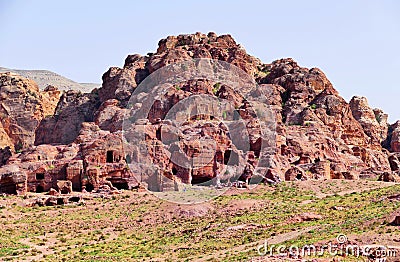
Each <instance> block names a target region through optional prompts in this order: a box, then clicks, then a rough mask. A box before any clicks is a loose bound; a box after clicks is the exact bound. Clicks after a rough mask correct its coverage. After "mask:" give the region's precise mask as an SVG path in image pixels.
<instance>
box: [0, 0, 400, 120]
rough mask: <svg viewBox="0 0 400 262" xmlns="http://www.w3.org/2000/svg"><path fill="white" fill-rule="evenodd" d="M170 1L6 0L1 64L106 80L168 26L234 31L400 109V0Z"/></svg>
mask: <svg viewBox="0 0 400 262" xmlns="http://www.w3.org/2000/svg"><path fill="white" fill-rule="evenodd" d="M168 2H169V3H167V1H117V0H116V1H100V0H98V1H76V0H69V1H58V0H48V1H42V0H35V1H33V0H31V1H29V0H26V1H20V0H13V1H10V0H0V66H4V67H10V68H19V69H49V70H52V71H54V72H57V73H59V74H62V75H64V76H67V77H69V78H71V79H73V80H75V81H79V82H101V76H102V74H103V73H104V72H105V71H106V70H107V69H108V68H109V67H110V66H122V65H123V61H124V59H125V57H126V56H127V55H128V54H132V53H140V54H146V53H148V52H153V51H155V50H156V48H157V43H158V40H159V39H161V38H164V37H166V36H168V35H176V34H181V33H194V32H196V31H200V32H204V33H206V32H209V31H214V32H216V33H217V34H225V33H230V34H231V35H232V36H233V37H234V38H235V39H236V41H237V42H238V43H240V44H242V45H243V46H244V47H245V48H246V50H247V52H248V53H250V54H252V55H254V56H256V57H259V58H261V60H262V61H264V62H271V61H273V60H275V59H278V58H282V57H293V58H294V59H295V60H297V61H298V62H299V64H300V65H302V66H307V67H314V66H316V67H319V68H321V69H322V70H323V71H324V72H325V73H326V74H327V76H328V78H329V79H330V80H331V81H332V82H333V84H334V85H335V87H336V89H338V90H339V92H340V93H341V95H342V96H344V97H345V98H346V99H347V100H348V99H350V98H351V97H352V96H353V95H364V96H367V97H368V99H369V102H370V105H372V106H375V107H380V108H382V109H384V110H385V111H386V112H387V113H389V114H390V115H391V117H390V119H391V121H394V120H396V119H400V110H399V109H398V105H399V104H400V99H399V98H400V84H399V82H398V81H397V78H398V77H399V76H400V74H399V71H400V15H399V14H400V1H396V0H392V1H369V0H359V1H344V0H342V1H337V0H336V1H307V0H303V1H295V0H293V1H252V0H246V1H217V0H212V1H209V0H202V1H168Z"/></svg>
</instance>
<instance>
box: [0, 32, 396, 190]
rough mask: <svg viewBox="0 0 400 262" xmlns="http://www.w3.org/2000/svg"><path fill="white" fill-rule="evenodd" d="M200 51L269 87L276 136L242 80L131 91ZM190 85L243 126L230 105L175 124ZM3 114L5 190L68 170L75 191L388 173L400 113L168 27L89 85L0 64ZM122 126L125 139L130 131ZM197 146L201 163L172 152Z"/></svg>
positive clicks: (223, 42)
mask: <svg viewBox="0 0 400 262" xmlns="http://www.w3.org/2000/svg"><path fill="white" fill-rule="evenodd" d="M201 58H208V59H213V60H220V61H224V62H226V63H229V64H231V65H234V66H235V67H238V68H240V69H241V70H243V72H245V73H246V74H247V75H249V76H250V77H251V78H252V79H253V80H254V81H255V82H256V83H257V84H258V87H257V88H258V89H257V91H256V94H263V95H265V96H266V100H263V101H262V102H260V101H258V103H264V104H267V105H268V108H269V110H271V112H273V114H274V116H275V117H274V118H273V121H274V123H273V124H274V131H275V133H274V139H273V140H269V141H267V139H265V138H264V137H263V136H262V132H261V131H260V127H261V126H262V125H263V124H264V123H262V122H260V120H259V119H257V117H256V113H255V111H256V110H255V109H254V108H252V107H251V106H250V105H249V103H248V101H247V100H246V99H245V98H244V97H243V96H241V92H240V91H241V90H240V88H233V87H232V86H228V85H225V84H220V83H218V82H217V83H215V82H213V81H210V80H208V79H197V80H188V81H183V82H181V83H175V84H173V85H169V86H166V88H165V92H164V93H163V94H162V95H160V96H155V97H154V98H153V100H152V103H151V104H150V105H149V104H146V101H148V100H146V99H143V97H145V96H147V95H148V94H144V93H139V92H135V90H136V88H138V85H140V84H141V83H142V82H143V81H145V79H146V77H148V76H150V77H151V74H152V73H153V72H156V71H157V70H158V69H160V68H164V67H165V66H168V65H171V64H176V63H179V62H184V61H193V59H201ZM189 67H190V64H189ZM190 69H191V68H183V70H184V71H190ZM240 84H241V83H238V85H240ZM132 95H133V97H132ZM195 95H208V96H210V97H215V98H216V99H217V98H218V99H221V100H227V101H229V102H230V103H232V104H233V105H234V111H235V114H236V115H238V116H240V118H241V119H242V120H241V122H240V123H241V125H243V127H244V129H243V130H244V131H246V132H236V133H235V130H237V128H238V126H237V123H238V122H237V121H236V120H235V119H234V118H235V116H234V115H232V116H231V115H224V114H222V116H221V117H215V118H214V117H211V116H209V115H204V114H194V115H193V117H191V118H188V119H186V121H184V122H183V123H180V124H179V125H178V124H177V122H178V120H177V119H172V120H171V119H168V120H166V119H165V118H166V116H167V115H168V113H169V112H170V111H171V110H174V109H173V108H174V106H175V105H177V104H179V102H181V101H183V100H185V99H188V98H190V97H195ZM256 96H257V95H256ZM48 101H51V102H48ZM130 101H138V102H137V103H135V104H131V103H130ZM202 102H204V101H200V102H199V103H198V104H202V105H204V106H205V107H210V106H209V105H207V103H202ZM196 106H197V105H196ZM146 107H148V109H149V113H148V114H147V115H146V117H145V118H143V119H136V121H134V122H132V123H130V125H129V126H128V127H125V126H124V118H126V116H128V118H129V116H130V114H131V112H132V110H133V111H135V110H137V111H140V110H141V109H143V108H146ZM194 109H196V108H193V110H194ZM182 110H184V108H182ZM0 114H1V122H0V124H1V126H0V139H1V140H0V147H2V148H3V149H2V150H0V174H1V175H2V176H1V180H0V191H3V192H7V193H23V192H25V191H37V192H40V191H43V190H45V191H47V190H49V189H50V188H57V182H58V181H59V180H69V181H71V182H72V187H73V189H74V190H81V189H82V188H83V187H85V188H86V190H96V189H98V188H99V186H100V185H101V184H102V183H106V182H107V181H109V182H111V183H112V184H113V185H114V186H116V187H119V188H132V187H134V186H137V185H138V182H142V183H143V182H146V184H147V186H148V187H149V189H151V190H154V191H163V190H170V189H171V188H173V189H176V188H177V187H176V185H177V184H178V185H179V184H180V183H188V184H200V183H205V182H208V181H214V180H215V179H216V178H218V182H222V183H229V182H230V181H232V177H236V178H239V179H241V180H249V179H250V178H252V177H260V178H262V179H263V180H264V181H268V182H270V183H274V182H279V181H280V180H307V179H362V178H369V179H383V180H391V181H394V180H396V179H397V178H398V176H397V175H398V172H399V168H400V160H399V153H398V152H400V126H399V125H400V124H399V123H400V122H397V123H396V124H394V125H389V124H388V123H387V115H386V114H384V113H383V112H382V111H381V110H379V109H372V108H370V107H369V106H368V102H367V100H366V98H363V97H354V98H353V99H352V100H351V101H350V103H347V102H346V101H345V100H344V99H343V98H342V97H341V96H340V95H339V93H338V92H337V91H336V90H335V88H334V87H333V86H332V84H331V82H330V81H329V80H328V79H327V77H326V76H325V74H324V73H323V72H322V71H321V70H320V69H318V68H311V69H308V68H304V67H301V66H300V65H298V64H297V63H296V62H295V61H294V60H293V59H291V58H286V59H280V60H277V61H273V62H272V63H263V62H261V61H260V60H259V59H257V58H255V57H252V56H250V55H248V54H247V53H246V51H245V50H244V49H243V48H242V47H241V46H240V45H239V44H237V43H236V42H235V40H234V39H233V38H232V37H231V36H230V35H221V36H217V35H216V34H214V33H209V34H207V35H205V34H201V33H196V34H190V35H179V36H169V37H167V38H166V39H162V40H160V42H159V45H158V49H157V51H156V52H155V53H150V54H148V55H146V56H141V55H138V54H136V55H129V56H128V57H127V58H126V60H125V64H124V66H123V67H122V68H117V67H112V68H110V69H109V70H108V71H107V72H106V73H104V75H103V83H102V86H101V87H100V88H99V89H94V90H93V91H92V92H91V93H81V92H78V91H74V90H70V91H67V92H64V93H62V94H60V93H59V91H57V90H56V89H51V88H49V89H46V90H44V91H40V90H39V88H38V87H37V85H36V84H35V83H34V82H32V81H30V80H27V79H24V78H23V77H20V76H18V75H14V74H10V73H8V74H1V78H0ZM125 120H126V119H125ZM123 127H124V132H122V128H123ZM123 134H125V135H126V134H128V135H129V139H132V140H130V141H125V140H124V139H125V138H126V137H125V138H124V136H123ZM233 135H235V136H236V137H237V138H238V139H236V140H235V139H234V138H233ZM129 139H128V140H129ZM210 141H211V142H210ZM243 141H248V147H245V146H243V145H242V144H241V142H243ZM126 142H130V143H128V145H126V144H124V143H126ZM263 144H264V145H265V144H267V145H268V150H267V151H266V150H265V149H264V148H263V147H262V145H263ZM265 155H267V157H265ZM199 156H201V158H198V159H200V160H199V161H200V162H196V163H194V161H192V162H191V163H190V164H188V165H186V164H185V163H184V164H178V163H177V162H176V161H174V158H175V160H176V159H178V160H179V159H186V158H187V157H189V158H195V157H199ZM127 164H129V165H127ZM138 178H140V179H138ZM164 178H169V179H167V180H166V179H164ZM138 180H140V181H138ZM171 181H172V182H171ZM143 184H145V183H143Z"/></svg>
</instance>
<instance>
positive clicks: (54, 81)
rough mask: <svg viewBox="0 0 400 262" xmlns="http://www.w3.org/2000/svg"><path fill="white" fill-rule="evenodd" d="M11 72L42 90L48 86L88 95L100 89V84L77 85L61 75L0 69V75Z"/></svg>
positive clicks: (41, 71) (40, 71) (44, 71)
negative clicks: (96, 88) (29, 80)
mask: <svg viewBox="0 0 400 262" xmlns="http://www.w3.org/2000/svg"><path fill="white" fill-rule="evenodd" d="M4 72H13V73H16V74H19V75H21V76H23V77H26V78H28V79H31V80H33V81H35V82H36V83H37V84H38V86H39V88H40V89H41V90H43V89H44V88H46V86H48V85H53V86H56V87H58V89H59V90H70V89H72V90H80V91H82V92H83V93H90V92H91V91H92V90H93V88H95V87H100V86H101V84H95V83H77V82H75V81H72V80H71V79H68V78H66V77H64V76H62V75H59V74H56V73H54V72H51V71H48V70H20V69H9V68H5V67H0V73H4Z"/></svg>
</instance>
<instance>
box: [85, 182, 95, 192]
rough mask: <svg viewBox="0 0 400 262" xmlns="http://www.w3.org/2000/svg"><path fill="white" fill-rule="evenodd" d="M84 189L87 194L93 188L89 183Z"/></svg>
mask: <svg viewBox="0 0 400 262" xmlns="http://www.w3.org/2000/svg"><path fill="white" fill-rule="evenodd" d="M85 189H86V191H87V192H92V191H93V189H94V186H93V185H92V184H90V183H89V184H87V185H86V188H85Z"/></svg>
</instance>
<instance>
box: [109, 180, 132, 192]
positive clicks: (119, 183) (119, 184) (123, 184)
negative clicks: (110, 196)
mask: <svg viewBox="0 0 400 262" xmlns="http://www.w3.org/2000/svg"><path fill="white" fill-rule="evenodd" d="M107 180H108V181H110V182H111V184H112V185H113V187H116V188H117V189H119V190H121V189H125V190H129V185H128V182H127V181H125V180H121V179H118V180H113V179H107Z"/></svg>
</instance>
